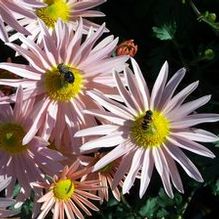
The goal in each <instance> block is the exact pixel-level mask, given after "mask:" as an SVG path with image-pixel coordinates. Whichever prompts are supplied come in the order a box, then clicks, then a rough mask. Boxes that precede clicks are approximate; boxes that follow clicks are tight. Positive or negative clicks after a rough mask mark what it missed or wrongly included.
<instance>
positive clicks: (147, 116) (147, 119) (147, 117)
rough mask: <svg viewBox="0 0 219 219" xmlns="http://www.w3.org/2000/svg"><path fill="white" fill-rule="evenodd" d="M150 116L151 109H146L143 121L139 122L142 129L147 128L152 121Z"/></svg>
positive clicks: (151, 114) (151, 113)
mask: <svg viewBox="0 0 219 219" xmlns="http://www.w3.org/2000/svg"><path fill="white" fill-rule="evenodd" d="M152 116H153V112H152V111H151V110H147V111H146V113H145V115H144V118H143V121H142V123H141V127H142V129H144V130H147V129H148V127H149V125H150V123H151V121H152Z"/></svg>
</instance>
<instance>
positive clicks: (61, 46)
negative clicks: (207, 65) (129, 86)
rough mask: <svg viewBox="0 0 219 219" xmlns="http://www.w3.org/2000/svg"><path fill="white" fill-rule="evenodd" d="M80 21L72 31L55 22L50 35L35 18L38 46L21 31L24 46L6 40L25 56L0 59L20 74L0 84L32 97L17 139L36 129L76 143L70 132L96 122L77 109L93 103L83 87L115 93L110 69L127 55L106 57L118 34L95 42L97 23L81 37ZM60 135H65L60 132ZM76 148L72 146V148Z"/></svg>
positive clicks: (56, 141) (57, 140)
mask: <svg viewBox="0 0 219 219" xmlns="http://www.w3.org/2000/svg"><path fill="white" fill-rule="evenodd" d="M82 26H83V24H82V21H81V22H80V24H79V27H78V29H77V31H76V32H74V31H73V30H72V29H71V26H69V25H67V24H63V23H62V22H58V23H57V25H56V27H55V29H54V31H53V32H52V33H51V34H50V33H49V32H48V30H47V28H46V27H45V26H44V25H43V23H41V31H42V32H43V34H42V35H43V39H42V40H43V45H42V48H41V46H39V45H37V44H35V43H34V42H33V41H31V40H29V39H27V38H25V37H23V36H21V41H22V42H23V43H24V44H25V45H26V46H27V47H28V49H27V50H26V49H23V48H22V47H20V46H18V45H15V44H12V43H8V44H7V45H8V46H10V47H11V48H13V49H14V50H16V51H17V52H18V53H20V54H21V55H22V56H23V57H25V58H26V59H27V60H28V61H29V63H30V65H21V64H14V63H0V68H2V69H5V70H9V71H10V72H12V73H14V74H16V75H19V76H21V77H23V79H18V80H7V79H1V80H0V84H1V85H9V86H14V87H17V86H19V85H21V86H22V87H24V98H25V99H28V98H34V97H36V104H35V106H34V107H35V115H36V116H35V117H33V125H32V127H31V129H30V130H29V132H28V133H27V135H26V136H25V137H24V140H23V143H24V144H27V143H28V142H29V141H30V139H31V138H32V136H34V135H35V134H36V132H37V131H38V129H39V128H40V127H41V129H40V131H41V134H42V136H44V138H45V139H49V137H50V135H51V138H50V141H51V142H54V144H55V145H61V143H62V138H64V137H65V139H67V140H63V142H65V141H68V139H70V142H71V145H77V140H79V139H76V140H75V139H74V137H73V135H74V133H75V132H76V131H77V130H79V129H80V128H81V127H84V126H87V127H89V126H91V125H94V124H96V122H95V119H94V118H93V117H92V116H87V115H86V116H85V115H84V114H83V112H82V111H83V109H86V108H87V107H89V108H96V107H98V106H97V104H95V102H94V101H93V100H92V99H91V98H90V97H88V96H87V94H86V92H87V90H93V89H96V90H99V91H102V92H104V93H105V94H106V95H107V94H108V95H113V94H116V92H117V91H115V89H114V88H113V86H115V82H114V80H113V78H112V69H113V68H114V67H115V68H116V69H117V70H118V71H121V70H122V69H123V68H124V66H125V62H126V60H127V59H128V57H127V56H120V57H111V54H112V51H113V50H114V49H115V47H116V44H117V42H118V39H114V38H113V36H108V37H106V38H105V39H103V40H102V41H100V42H99V43H98V44H97V43H96V42H97V41H98V40H99V38H100V36H101V35H102V34H103V32H104V25H102V26H101V27H100V28H99V29H98V30H97V31H96V32H95V33H94V32H93V31H92V30H93V29H92V28H91V29H90V34H89V35H87V37H86V39H85V40H84V41H83V42H82ZM64 134H65V136H64ZM72 150H73V151H75V152H78V150H77V148H76V147H74V149H72Z"/></svg>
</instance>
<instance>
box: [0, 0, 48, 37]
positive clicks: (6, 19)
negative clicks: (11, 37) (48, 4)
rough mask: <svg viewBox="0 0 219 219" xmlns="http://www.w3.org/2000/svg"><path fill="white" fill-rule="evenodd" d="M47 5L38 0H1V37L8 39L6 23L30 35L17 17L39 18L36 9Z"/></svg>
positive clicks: (12, 28)
mask: <svg viewBox="0 0 219 219" xmlns="http://www.w3.org/2000/svg"><path fill="white" fill-rule="evenodd" d="M43 6H45V4H44V3H42V2H40V1H37V0H2V1H0V39H2V40H3V41H7V40H8V35H7V31H6V28H5V24H4V23H6V24H8V25H9V26H10V27H11V30H16V31H18V32H20V33H22V34H27V35H29V34H30V32H29V31H28V30H27V29H26V28H25V27H23V25H22V23H20V21H18V20H17V19H18V18H19V17H26V19H37V16H36V15H35V13H34V10H35V9H37V8H40V7H43Z"/></svg>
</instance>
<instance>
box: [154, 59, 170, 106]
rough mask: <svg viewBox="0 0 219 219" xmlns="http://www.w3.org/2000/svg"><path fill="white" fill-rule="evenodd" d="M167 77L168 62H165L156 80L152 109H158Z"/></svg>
mask: <svg viewBox="0 0 219 219" xmlns="http://www.w3.org/2000/svg"><path fill="white" fill-rule="evenodd" d="M167 77H168V63H167V62H165V63H164V64H163V66H162V68H161V70H160V72H159V75H158V77H157V79H156V81H155V84H154V86H153V89H152V92H151V99H150V109H152V110H153V109H156V107H157V106H158V104H159V102H160V100H161V98H162V93H163V90H164V86H165V84H166V81H167Z"/></svg>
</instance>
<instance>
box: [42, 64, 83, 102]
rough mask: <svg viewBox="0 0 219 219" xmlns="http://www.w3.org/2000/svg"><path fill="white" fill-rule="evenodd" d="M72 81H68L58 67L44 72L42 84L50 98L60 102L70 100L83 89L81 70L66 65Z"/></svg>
mask: <svg viewBox="0 0 219 219" xmlns="http://www.w3.org/2000/svg"><path fill="white" fill-rule="evenodd" d="M66 66H67V65H66ZM68 71H70V72H71V74H72V76H73V78H74V82H73V83H69V81H68V80H67V79H66V78H65V74H62V73H61V72H60V71H59V69H58V67H55V68H53V69H52V70H50V71H47V72H46V73H45V78H44V86H45V90H46V92H47V94H48V96H49V97H50V99H52V100H55V101H60V102H67V101H70V100H71V99H72V98H75V97H77V96H78V94H79V93H80V92H81V91H82V89H83V84H84V78H83V75H82V72H81V71H80V70H78V69H76V68H72V67H68Z"/></svg>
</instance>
